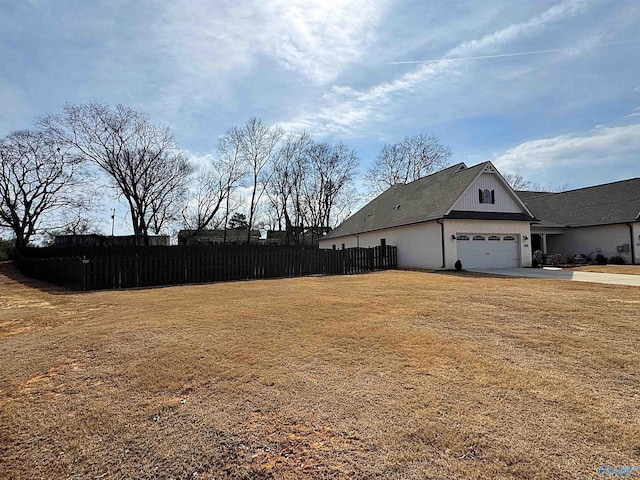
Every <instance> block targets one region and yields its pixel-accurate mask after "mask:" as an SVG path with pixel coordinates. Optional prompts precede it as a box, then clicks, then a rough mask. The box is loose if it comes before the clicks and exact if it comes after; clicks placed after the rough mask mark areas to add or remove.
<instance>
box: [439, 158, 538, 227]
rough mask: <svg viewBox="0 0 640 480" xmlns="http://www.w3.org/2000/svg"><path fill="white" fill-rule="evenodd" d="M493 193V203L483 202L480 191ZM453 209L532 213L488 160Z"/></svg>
mask: <svg viewBox="0 0 640 480" xmlns="http://www.w3.org/2000/svg"><path fill="white" fill-rule="evenodd" d="M484 191H489V192H490V193H491V198H492V200H493V201H492V202H491V203H481V202H480V196H481V195H482V194H481V193H480V192H484ZM452 210H453V211H475V212H500V213H522V214H528V215H530V212H529V211H528V210H527V208H526V207H525V205H524V204H523V203H522V201H521V200H520V198H519V197H518V195H516V193H515V192H514V191H513V189H512V188H511V186H509V184H508V183H507V182H506V181H505V180H504V178H503V177H502V175H500V173H499V172H498V171H497V170H496V168H495V167H494V166H493V165H492V164H491V163H489V162H488V164H486V165H485V167H484V168H483V169H482V170H481V171H480V172H479V174H478V176H477V177H476V178H475V179H474V180H473V182H471V183H470V184H469V186H468V188H467V189H466V190H465V191H464V193H463V194H462V195H461V196H460V198H459V199H458V200H457V201H456V203H455V204H454V205H453V207H452ZM447 213H450V212H447Z"/></svg>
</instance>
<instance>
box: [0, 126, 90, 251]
mask: <svg viewBox="0 0 640 480" xmlns="http://www.w3.org/2000/svg"><path fill="white" fill-rule="evenodd" d="M0 160H1V161H2V166H1V167H0V226H1V227H6V228H9V229H11V230H12V231H13V233H14V235H15V238H16V247H18V248H22V247H26V246H27V244H28V243H29V241H30V240H31V238H32V237H33V235H34V234H36V233H37V232H38V231H39V230H41V228H42V227H43V226H44V224H45V223H44V222H45V218H46V217H49V218H48V220H51V215H52V214H55V213H60V210H61V209H63V208H65V207H81V206H82V205H83V203H84V202H85V199H84V197H83V195H82V194H81V192H80V191H79V190H78V188H79V187H80V186H81V185H82V183H81V180H82V175H80V171H81V169H82V162H81V161H80V159H79V158H78V157H77V156H76V155H74V154H73V153H72V152H70V151H69V149H68V147H66V146H64V145H61V144H60V143H57V142H55V141H54V140H53V139H52V138H51V137H48V136H47V135H45V134H44V133H43V132H40V131H28V130H27V131H19V132H13V133H11V134H9V135H7V136H6V137H4V138H3V139H1V140H0ZM48 226H50V227H53V226H54V225H53V224H51V223H49V224H48ZM57 226H60V225H57Z"/></svg>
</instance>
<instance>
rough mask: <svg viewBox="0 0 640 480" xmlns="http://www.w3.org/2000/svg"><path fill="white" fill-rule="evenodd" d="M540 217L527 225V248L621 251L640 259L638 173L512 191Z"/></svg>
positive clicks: (628, 259)
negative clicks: (588, 183)
mask: <svg viewBox="0 0 640 480" xmlns="http://www.w3.org/2000/svg"><path fill="white" fill-rule="evenodd" d="M517 194H518V196H519V197H520V199H521V200H522V201H523V203H524V204H525V205H526V206H527V208H528V209H529V210H530V211H531V212H532V213H533V214H534V215H535V216H536V217H537V218H538V219H539V220H540V221H539V223H536V224H533V225H532V226H531V234H532V238H531V240H532V249H533V250H534V251H535V250H541V251H542V252H543V253H558V254H561V255H562V257H563V258H564V259H567V258H573V257H574V256H575V255H576V254H582V255H586V256H590V257H591V258H592V259H594V260H595V258H596V256H597V255H602V256H603V257H606V258H611V257H622V259H623V260H624V262H625V263H634V264H639V263H640V178H633V179H630V180H624V181H620V182H613V183H607V184H604V185H596V186H593V187H587V188H579V189H577V190H570V191H567V192H560V193H548V192H547V193H545V192H517Z"/></svg>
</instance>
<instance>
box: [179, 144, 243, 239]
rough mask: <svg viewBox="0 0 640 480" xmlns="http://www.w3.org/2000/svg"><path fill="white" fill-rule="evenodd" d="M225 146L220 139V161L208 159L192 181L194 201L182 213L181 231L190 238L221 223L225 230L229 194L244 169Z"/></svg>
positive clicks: (230, 196)
mask: <svg viewBox="0 0 640 480" xmlns="http://www.w3.org/2000/svg"><path fill="white" fill-rule="evenodd" d="M226 146H227V145H226V141H225V140H224V139H221V144H219V147H220V149H221V150H222V154H223V155H222V157H221V158H214V159H212V160H211V163H210V164H209V165H208V166H207V168H206V169H205V170H203V171H200V172H199V173H198V174H197V175H196V176H195V178H194V183H195V188H194V198H193V199H192V201H191V202H189V204H188V205H187V207H186V208H185V209H184V210H183V213H182V216H183V220H184V225H185V227H186V228H188V229H190V230H193V234H194V235H197V234H198V233H199V232H201V231H202V230H205V229H207V228H209V227H211V226H213V227H214V228H217V227H218V226H219V225H221V224H222V223H223V222H224V224H225V229H226V223H227V219H228V216H229V211H230V210H229V209H230V207H231V202H232V196H233V192H234V190H235V189H236V188H237V187H238V185H239V183H240V181H241V180H242V178H243V177H244V176H245V171H244V169H243V168H244V165H242V163H241V162H240V159H239V158H238V156H237V155H233V154H231V152H230V151H228V150H225V148H226ZM221 212H224V217H223V218H220V217H221V216H220V213H221Z"/></svg>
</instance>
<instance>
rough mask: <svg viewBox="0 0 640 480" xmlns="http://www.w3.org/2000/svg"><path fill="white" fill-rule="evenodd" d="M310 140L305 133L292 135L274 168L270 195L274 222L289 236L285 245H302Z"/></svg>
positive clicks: (283, 147) (278, 154) (286, 139)
mask: <svg viewBox="0 0 640 480" xmlns="http://www.w3.org/2000/svg"><path fill="white" fill-rule="evenodd" d="M311 144H312V141H311V137H310V136H309V135H308V134H307V133H306V132H302V133H296V134H289V135H287V137H286V138H285V140H284V141H283V143H282V145H281V147H280V149H279V150H278V153H277V155H276V161H275V165H274V168H273V174H272V178H271V182H270V185H269V186H268V188H267V195H268V196H269V201H270V203H271V207H272V216H273V217H274V218H273V220H274V221H275V223H277V225H278V228H279V229H282V221H283V220H284V223H285V230H286V232H287V238H286V242H287V244H289V243H290V242H291V241H293V243H295V244H299V243H300V230H301V229H300V224H301V223H302V222H303V221H304V214H305V211H306V209H305V207H304V202H303V185H304V182H305V175H306V170H307V169H308V166H309V160H308V156H307V153H308V149H309V147H310V146H311Z"/></svg>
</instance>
